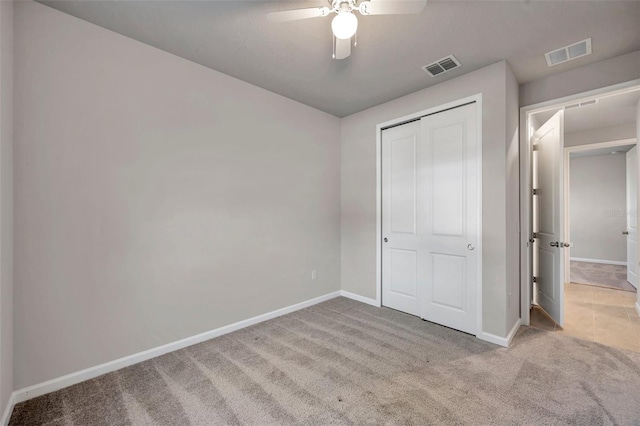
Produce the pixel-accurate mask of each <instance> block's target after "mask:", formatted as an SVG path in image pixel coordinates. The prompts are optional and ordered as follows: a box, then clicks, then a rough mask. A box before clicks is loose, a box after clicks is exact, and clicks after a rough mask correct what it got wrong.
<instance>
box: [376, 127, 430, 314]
mask: <svg viewBox="0 0 640 426" xmlns="http://www.w3.org/2000/svg"><path fill="white" fill-rule="evenodd" d="M419 131H420V122H419V121H415V122H412V123H408V124H404V125H402V126H398V127H393V128H391V129H386V130H384V131H383V132H382V193H383V196H382V200H383V203H382V230H383V232H382V234H383V241H382V303H383V305H384V306H387V307H389V308H393V309H397V310H399V311H403V312H407V313H409V314H412V315H420V292H421V291H423V288H424V282H425V272H424V265H421V263H420V262H419V259H420V258H421V257H422V256H421V255H420V250H421V248H420V246H421V241H420V239H421V237H420V236H419V235H418V215H419V212H418V194H419V182H418V163H417V161H418V144H419ZM419 283H421V285H422V288H420V284H419Z"/></svg>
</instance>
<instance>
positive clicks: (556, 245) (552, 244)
mask: <svg viewBox="0 0 640 426" xmlns="http://www.w3.org/2000/svg"><path fill="white" fill-rule="evenodd" d="M549 245H550V246H551V247H560V243H559V242H557V241H556V242H553V243H549Z"/></svg>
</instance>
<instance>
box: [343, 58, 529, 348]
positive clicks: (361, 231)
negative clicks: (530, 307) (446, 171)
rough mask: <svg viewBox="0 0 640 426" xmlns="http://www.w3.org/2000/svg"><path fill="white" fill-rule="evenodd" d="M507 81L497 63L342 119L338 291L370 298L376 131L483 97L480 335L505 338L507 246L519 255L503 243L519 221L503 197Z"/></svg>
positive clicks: (512, 260)
mask: <svg viewBox="0 0 640 426" xmlns="http://www.w3.org/2000/svg"><path fill="white" fill-rule="evenodd" d="M508 73H509V70H508V66H507V64H506V62H498V63H496V64H494V65H491V66H488V67H486V68H483V69H481V70H478V71H475V72H472V73H469V74H466V75H463V76H460V77H458V78H455V79H453V80H449V81H447V82H444V83H442V84H439V85H437V86H434V87H430V88H428V89H425V90H421V91H419V92H416V93H413V94H411V95H407V96H403V97H401V98H398V99H396V100H393V101H390V102H387V103H384V104H382V105H379V106H376V107H373V108H370V109H368V110H365V111H362V112H360V113H357V114H354V115H351V116H348V117H345V118H343V119H342V194H341V197H342V234H341V235H342V265H341V267H342V274H341V278H342V289H343V290H346V291H350V292H353V293H355V294H358V295H361V296H364V297H369V298H375V296H376V125H377V124H379V123H383V122H386V121H389V120H392V119H394V118H398V117H402V116H404V115H407V114H411V113H415V112H418V111H421V110H424V109H427V108H431V107H436V106H438V105H441V104H444V103H447V102H451V101H455V100H456V99H460V98H464V97H467V96H471V95H475V94H477V93H482V95H483V118H482V126H483V129H482V137H483V149H482V155H483V158H482V160H483V171H482V176H483V177H482V179H483V197H482V202H483V227H482V241H483V250H484V252H483V256H484V259H483V275H482V276H483V328H484V331H486V332H489V333H492V334H495V335H498V336H505V335H506V333H507V329H510V328H511V326H512V325H513V324H507V318H506V317H507V315H506V310H507V301H506V296H507V293H508V291H507V287H508V286H507V265H508V264H515V265H517V264H518V250H517V249H515V250H507V246H509V247H510V248H511V245H512V244H516V247H517V241H516V239H515V238H514V239H513V241H512V238H511V237H507V234H512V233H514V232H515V229H509V230H507V226H508V225H509V224H510V225H511V226H512V225H513V223H515V222H514V221H517V214H516V217H515V218H512V217H511V216H512V215H513V214H514V212H515V211H517V210H516V208H515V207H514V205H510V206H509V207H507V198H508V197H509V202H510V203H513V201H512V200H511V197H512V195H513V194H512V193H510V194H509V195H508V194H507V192H508V191H507V183H506V177H507V176H508V174H513V173H514V171H513V170H514V169H513V168H517V167H518V163H517V158H515V157H514V155H513V152H511V153H510V154H509V157H508V162H509V164H507V152H508V151H509V146H510V145H509V144H510V143H511V142H512V138H513V137H514V135H513V132H514V131H515V129H513V126H514V123H513V117H512V116H511V115H510V120H509V122H507V120H506V116H507V113H506V108H507V104H508V105H510V107H512V106H513V99H512V98H513V97H514V96H516V94H515V93H513V92H514V87H513V81H511V84H509V87H510V88H509V90H507V85H508V84H507V79H508V76H507V75H508ZM507 97H509V102H507ZM516 114H517V111H516ZM507 129H509V130H508V132H509V133H510V134H509V135H507ZM507 141H508V142H507ZM505 223H507V224H508V225H505ZM507 231H508V232H507ZM514 288H515V287H514ZM516 303H517V302H516Z"/></svg>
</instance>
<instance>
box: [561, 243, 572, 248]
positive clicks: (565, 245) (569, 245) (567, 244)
mask: <svg viewBox="0 0 640 426" xmlns="http://www.w3.org/2000/svg"><path fill="white" fill-rule="evenodd" d="M562 247H571V243H562Z"/></svg>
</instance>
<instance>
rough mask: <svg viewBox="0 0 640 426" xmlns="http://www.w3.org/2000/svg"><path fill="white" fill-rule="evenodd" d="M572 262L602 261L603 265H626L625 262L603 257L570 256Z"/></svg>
mask: <svg viewBox="0 0 640 426" xmlns="http://www.w3.org/2000/svg"><path fill="white" fill-rule="evenodd" d="M571 260H573V261H574V262H589V263H603V264H605V265H622V266H627V262H622V261H619V260H604V259H587V258H586V257H572V258H571Z"/></svg>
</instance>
